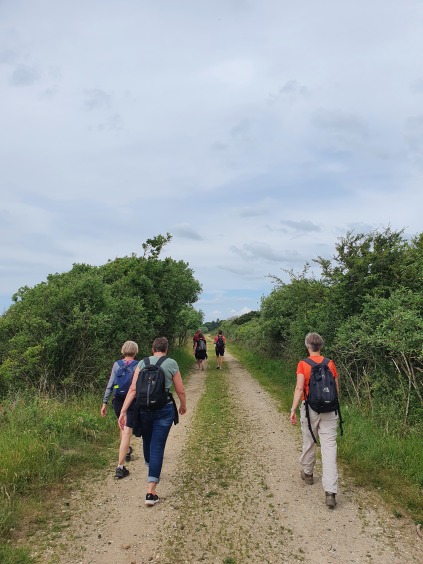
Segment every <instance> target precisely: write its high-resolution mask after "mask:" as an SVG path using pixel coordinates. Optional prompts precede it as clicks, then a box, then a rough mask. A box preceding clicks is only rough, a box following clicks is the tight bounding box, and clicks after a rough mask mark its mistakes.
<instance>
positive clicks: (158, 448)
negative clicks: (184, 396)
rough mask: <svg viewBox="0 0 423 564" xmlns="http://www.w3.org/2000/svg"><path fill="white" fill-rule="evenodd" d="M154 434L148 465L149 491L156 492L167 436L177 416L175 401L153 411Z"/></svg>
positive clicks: (152, 435)
mask: <svg viewBox="0 0 423 564" xmlns="http://www.w3.org/2000/svg"><path fill="white" fill-rule="evenodd" d="M152 416H153V417H152V419H153V423H152V434H151V443H150V464H149V467H148V479H147V481H148V489H147V492H148V493H152V494H154V493H155V491H156V487H157V484H158V483H159V481H160V474H161V471H162V466H163V456H164V450H165V446H166V441H167V437H168V435H169V431H170V428H171V427H172V424H173V419H174V416H175V412H174V407H173V403H169V404H167V405H165V407H163V408H162V409H159V410H157V411H155V412H152Z"/></svg>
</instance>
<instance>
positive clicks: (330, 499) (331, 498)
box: [325, 492, 336, 509]
mask: <svg viewBox="0 0 423 564" xmlns="http://www.w3.org/2000/svg"><path fill="white" fill-rule="evenodd" d="M325 494H326V505H327V506H328V507H330V509H333V508H334V507H335V505H336V499H335V494H334V493H330V492H325Z"/></svg>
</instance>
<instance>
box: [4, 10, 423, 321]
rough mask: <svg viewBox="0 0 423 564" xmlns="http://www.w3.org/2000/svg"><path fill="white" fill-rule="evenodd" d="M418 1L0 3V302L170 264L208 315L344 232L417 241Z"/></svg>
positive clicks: (421, 197)
mask: <svg viewBox="0 0 423 564" xmlns="http://www.w3.org/2000/svg"><path fill="white" fill-rule="evenodd" d="M422 29H423V1H422V0H398V1H395V0H371V1H369V0H355V1H354V2H340V1H339V0H318V1H316V0H297V1H296V2H292V0H291V1H285V0H178V1H176V0H166V1H165V0H149V1H147V0H119V1H116V0H72V1H71V2H70V1H68V2H66V1H64V0H63V1H58V0H0V93H1V99H0V135H1V137H0V144H1V151H0V163H1V169H0V170H1V177H0V182H1V198H0V234H1V242H2V244H1V250H0V252H1V256H0V277H1V287H0V305H1V311H4V309H5V308H7V307H8V306H9V304H10V303H11V302H10V298H11V296H12V294H13V293H14V292H16V291H17V289H18V288H19V287H21V286H23V285H29V286H33V285H35V284H37V283H39V282H41V281H43V280H45V278H46V276H47V275H48V274H50V273H54V272H64V271H67V270H69V269H70V268H71V267H72V264H74V263H81V262H84V263H88V264H92V265H100V264H104V263H105V262H107V260H108V259H114V258H116V257H120V256H125V255H130V254H131V253H136V254H142V247H141V245H142V243H143V242H145V241H146V239H147V238H150V237H153V236H155V235H157V234H159V233H160V234H166V233H167V232H169V233H171V235H172V236H173V239H172V242H171V243H170V244H169V245H168V246H167V247H166V252H165V254H166V255H167V256H171V257H172V258H174V259H178V260H179V259H183V260H184V261H186V262H188V263H189V265H190V267H191V268H192V269H193V270H194V273H195V276H196V278H197V279H198V280H199V281H200V282H201V284H202V286H203V293H202V295H201V298H200V300H199V302H198V303H197V304H196V305H197V307H198V308H200V309H202V310H203V311H204V313H205V319H206V320H207V321H209V320H212V319H216V318H220V319H226V318H228V317H230V316H233V315H239V314H242V313H244V312H247V311H249V310H251V309H258V308H259V306H260V298H261V296H263V295H267V294H268V293H269V292H270V290H271V288H272V285H271V281H270V279H269V278H268V277H267V275H269V274H273V275H276V276H281V277H284V276H285V275H284V272H283V269H294V271H296V272H300V271H301V270H302V268H303V265H304V264H305V263H306V262H311V261H312V259H313V258H316V257H317V256H318V255H321V256H324V257H330V256H332V255H333V254H334V252H335V244H336V242H337V238H338V237H340V236H342V235H345V233H346V232H347V230H351V229H353V230H355V231H357V232H363V231H364V232H367V231H369V230H373V229H376V228H384V227H387V226H391V227H392V228H393V229H405V233H406V235H407V236H412V235H414V234H417V233H420V232H421V230H422V223H423V222H422V210H423V189H422V180H423V62H422V61H423V59H422V53H423V33H422Z"/></svg>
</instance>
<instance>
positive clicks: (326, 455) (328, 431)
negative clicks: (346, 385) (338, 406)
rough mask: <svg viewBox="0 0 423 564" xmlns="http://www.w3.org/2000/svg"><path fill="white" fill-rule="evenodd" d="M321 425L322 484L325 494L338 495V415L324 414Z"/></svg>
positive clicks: (332, 413) (333, 413)
mask: <svg viewBox="0 0 423 564" xmlns="http://www.w3.org/2000/svg"><path fill="white" fill-rule="evenodd" d="M320 417H321V419H320V425H319V437H320V450H321V453H322V484H323V489H324V490H325V492H328V493H334V494H336V493H338V467H337V464H336V453H337V444H336V436H337V426H338V415H337V414H336V413H335V412H334V411H332V412H331V413H322V414H321V416H320Z"/></svg>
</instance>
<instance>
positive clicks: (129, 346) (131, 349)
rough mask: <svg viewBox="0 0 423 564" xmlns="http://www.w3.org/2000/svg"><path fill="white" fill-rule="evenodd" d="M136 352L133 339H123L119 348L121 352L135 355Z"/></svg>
mask: <svg viewBox="0 0 423 564" xmlns="http://www.w3.org/2000/svg"><path fill="white" fill-rule="evenodd" d="M137 352H138V345H137V343H136V342H135V341H125V342H124V343H123V345H122V348H121V353H122V354H124V355H125V356H135V355H136V354H137Z"/></svg>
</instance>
